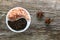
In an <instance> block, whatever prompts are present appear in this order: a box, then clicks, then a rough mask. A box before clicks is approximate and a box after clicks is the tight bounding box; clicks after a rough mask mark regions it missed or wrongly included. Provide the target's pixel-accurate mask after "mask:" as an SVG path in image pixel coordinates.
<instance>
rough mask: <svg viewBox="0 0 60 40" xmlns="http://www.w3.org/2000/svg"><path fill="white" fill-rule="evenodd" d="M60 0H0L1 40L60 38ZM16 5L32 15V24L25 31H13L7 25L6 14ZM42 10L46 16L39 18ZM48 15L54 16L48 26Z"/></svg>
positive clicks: (46, 39) (57, 39)
mask: <svg viewBox="0 0 60 40" xmlns="http://www.w3.org/2000/svg"><path fill="white" fill-rule="evenodd" d="M59 2H60V0H30V1H28V0H26V1H24V0H0V40H60V6H59V5H60V3H59ZM14 7H23V8H25V9H27V10H28V11H29V13H30V15H31V18H32V19H31V25H30V28H29V29H28V30H26V31H25V32H23V33H14V32H11V31H10V30H9V29H8V28H7V26H6V23H5V22H6V14H7V12H8V11H9V10H10V9H11V8H14ZM40 10H42V11H43V12H44V18H43V19H42V20H38V19H37V17H36V13H37V12H38V11H40ZM46 17H49V18H52V19H53V22H52V23H51V24H50V26H46V25H45V23H44V20H45V18H46Z"/></svg>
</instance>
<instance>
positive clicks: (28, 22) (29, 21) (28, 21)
mask: <svg viewBox="0 0 60 40" xmlns="http://www.w3.org/2000/svg"><path fill="white" fill-rule="evenodd" d="M14 8H22V7H14ZM14 8H12V9H14ZM12 9H10V10H9V11H8V13H7V15H6V25H7V27H8V28H9V29H10V30H11V31H13V32H16V33H20V32H24V31H26V30H27V29H28V28H29V26H30V23H31V16H30V14H29V12H28V11H27V10H26V9H25V8H22V9H23V10H25V11H26V12H27V14H28V16H29V17H30V20H27V25H26V27H25V28H24V29H22V30H19V31H16V30H14V29H12V28H11V27H10V26H9V25H8V14H9V12H10V11H11V10H12Z"/></svg>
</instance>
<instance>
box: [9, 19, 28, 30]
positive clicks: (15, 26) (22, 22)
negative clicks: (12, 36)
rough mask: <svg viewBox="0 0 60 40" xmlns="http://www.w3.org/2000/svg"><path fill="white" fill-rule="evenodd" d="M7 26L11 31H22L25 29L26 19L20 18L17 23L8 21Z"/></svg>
mask: <svg viewBox="0 0 60 40" xmlns="http://www.w3.org/2000/svg"><path fill="white" fill-rule="evenodd" d="M8 25H9V26H10V27H11V28H12V29H14V30H16V31H19V30H22V29H24V28H25V27H26V25H27V21H26V19H24V18H21V19H19V20H17V21H8Z"/></svg>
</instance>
